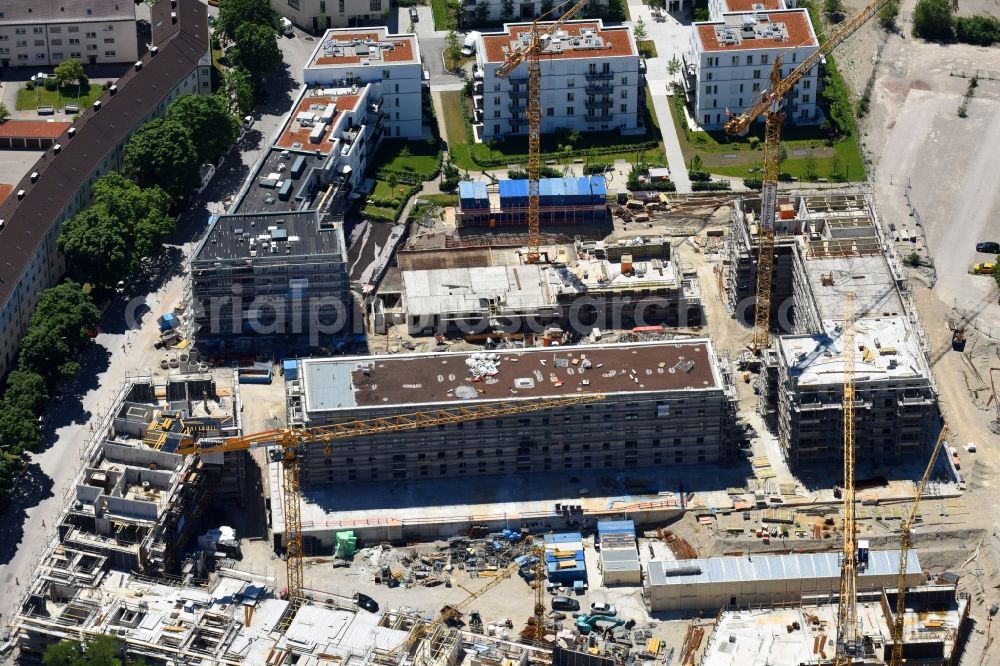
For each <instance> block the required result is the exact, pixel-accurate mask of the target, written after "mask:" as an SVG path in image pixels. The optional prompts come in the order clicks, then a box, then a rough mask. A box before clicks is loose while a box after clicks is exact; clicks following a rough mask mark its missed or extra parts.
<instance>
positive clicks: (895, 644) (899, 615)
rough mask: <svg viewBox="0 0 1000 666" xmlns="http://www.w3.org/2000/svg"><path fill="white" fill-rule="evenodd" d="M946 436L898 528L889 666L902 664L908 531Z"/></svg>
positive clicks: (943, 432) (943, 430)
mask: <svg viewBox="0 0 1000 666" xmlns="http://www.w3.org/2000/svg"><path fill="white" fill-rule="evenodd" d="M947 435H948V426H943V427H942V428H941V434H940V435H938V439H937V443H936V444H935V445H934V450H933V451H931V459H930V460H929V461H928V462H927V469H925V470H924V475H923V476H922V477H920V483H918V484H917V492H916V494H915V495H914V496H913V504H911V505H910V510H909V512H908V513H907V514H906V515H905V516H904V517H903V522H902V523H901V524H900V526H899V529H900V531H901V532H902V536H901V544H900V548H899V583H898V584H897V586H896V616H895V617H894V618H893V619H892V659H891V660H890V662H889V664H890V666H901V664H902V663H903V614H904V613H905V612H906V560H907V559H908V558H909V554H910V547H911V546H912V545H913V543H912V538H913V535H912V534H911V533H910V530H911V529H912V528H913V521H914V520H915V519H916V517H917V511H918V510H919V509H920V498H921V497H922V496H923V494H924V490H925V489H926V488H927V481H928V479H930V478H931V471H932V470H933V469H934V463H936V462H937V457H938V454H939V453H940V452H941V447H942V446H943V445H944V440H945V437H946V436H947Z"/></svg>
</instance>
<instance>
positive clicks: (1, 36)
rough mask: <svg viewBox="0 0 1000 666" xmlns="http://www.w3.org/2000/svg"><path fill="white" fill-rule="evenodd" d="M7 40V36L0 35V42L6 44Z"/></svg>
mask: <svg viewBox="0 0 1000 666" xmlns="http://www.w3.org/2000/svg"><path fill="white" fill-rule="evenodd" d="M8 39H10V38H9V37H8V36H7V35H0V42H6V41H7V40H8Z"/></svg>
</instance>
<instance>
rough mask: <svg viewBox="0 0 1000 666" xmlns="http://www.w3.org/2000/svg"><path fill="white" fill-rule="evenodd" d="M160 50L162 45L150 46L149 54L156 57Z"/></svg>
mask: <svg viewBox="0 0 1000 666" xmlns="http://www.w3.org/2000/svg"><path fill="white" fill-rule="evenodd" d="M159 52H160V47H159V46H150V47H149V55H151V56H154V57H155V56H156V54H157V53H159Z"/></svg>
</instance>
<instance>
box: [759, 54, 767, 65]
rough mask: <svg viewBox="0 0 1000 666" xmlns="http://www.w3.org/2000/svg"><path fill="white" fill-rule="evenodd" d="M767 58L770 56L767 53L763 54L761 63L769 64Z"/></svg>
mask: <svg viewBox="0 0 1000 666" xmlns="http://www.w3.org/2000/svg"><path fill="white" fill-rule="evenodd" d="M767 58H768V56H767V55H762V56H761V57H760V64H762V65H766V64H767Z"/></svg>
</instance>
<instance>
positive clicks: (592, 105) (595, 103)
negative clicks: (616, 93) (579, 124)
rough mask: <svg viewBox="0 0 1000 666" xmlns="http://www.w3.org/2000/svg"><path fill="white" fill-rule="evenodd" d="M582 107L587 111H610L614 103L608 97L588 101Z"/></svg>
mask: <svg viewBox="0 0 1000 666" xmlns="http://www.w3.org/2000/svg"><path fill="white" fill-rule="evenodd" d="M583 105H584V106H585V107H586V108H588V109H610V108H611V107H612V106H614V105H615V102H614V100H612V99H611V98H610V97H605V98H603V99H588V100H587V101H586V102H584V103H583Z"/></svg>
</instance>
